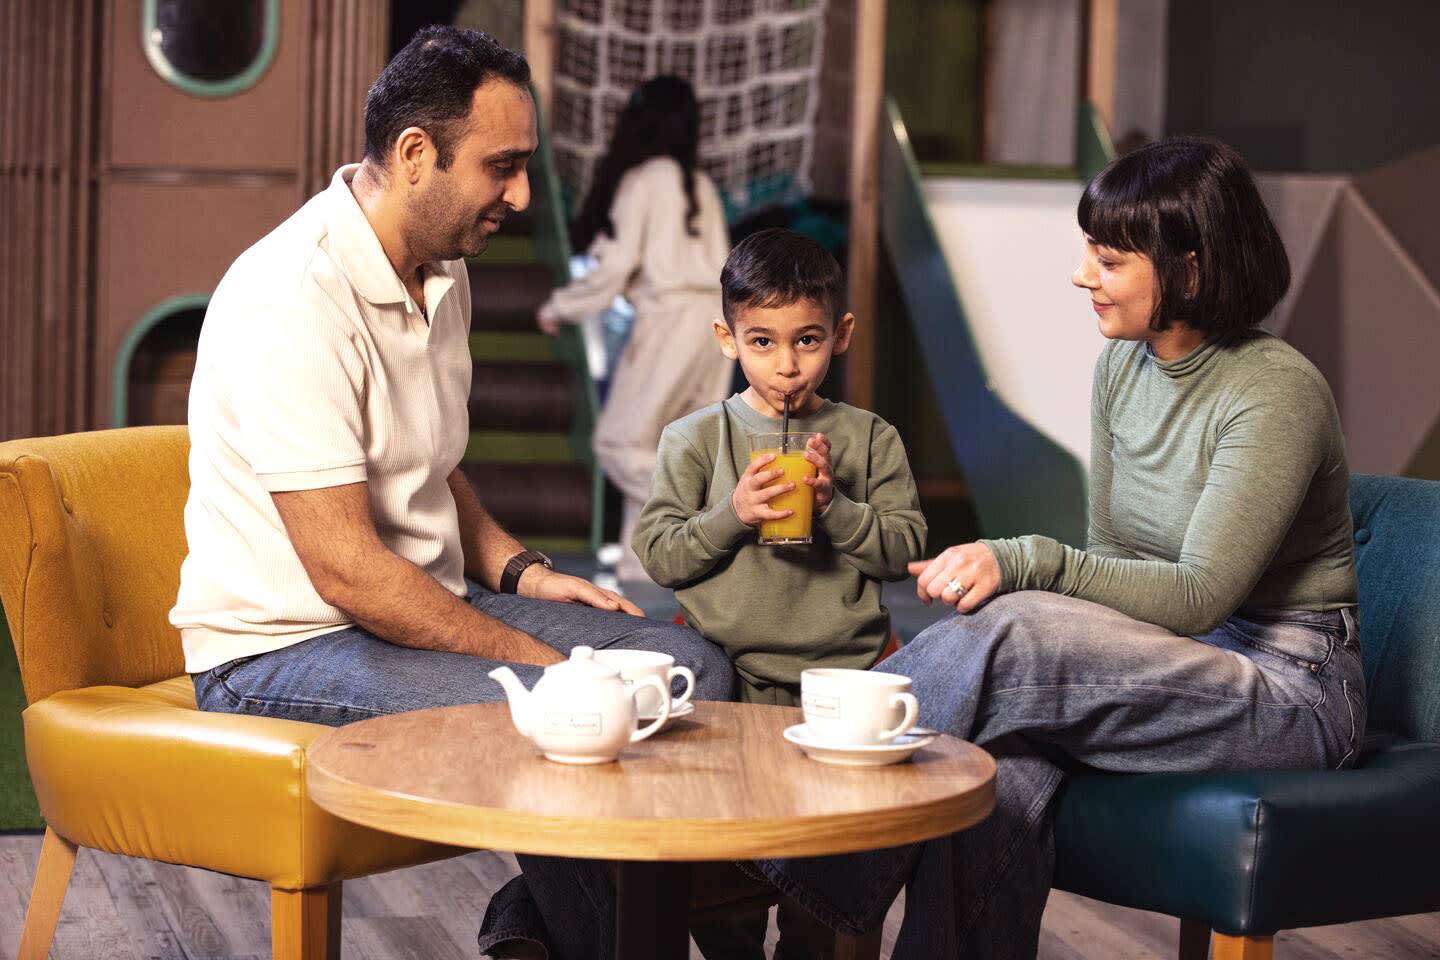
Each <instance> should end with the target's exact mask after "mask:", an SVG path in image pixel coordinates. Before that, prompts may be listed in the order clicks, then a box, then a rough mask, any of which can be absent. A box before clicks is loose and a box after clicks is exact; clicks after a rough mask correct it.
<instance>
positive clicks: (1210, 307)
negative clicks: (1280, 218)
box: [1078, 137, 1290, 334]
mask: <svg viewBox="0 0 1440 960" xmlns="http://www.w3.org/2000/svg"><path fill="white" fill-rule="evenodd" d="M1078 217H1079V220H1080V229H1081V230H1084V231H1085V235H1086V237H1087V238H1089V239H1090V240H1091V241H1093V242H1094V243H1095V244H1097V245H1099V246H1105V247H1112V248H1114V249H1117V250H1125V251H1129V252H1133V253H1142V254H1144V255H1145V256H1147V257H1149V258H1150V260H1151V261H1152V262H1153V263H1154V264H1155V280H1156V284H1157V285H1158V287H1159V290H1158V292H1157V296H1156V298H1155V315H1154V317H1152V318H1151V320H1150V324H1151V326H1152V327H1153V328H1154V329H1156V330H1164V329H1166V328H1167V327H1169V326H1170V324H1172V323H1176V322H1179V323H1184V324H1187V325H1189V326H1191V327H1194V328H1196V329H1197V330H1203V331H1205V332H1206V333H1207V334H1209V333H1221V332H1223V331H1226V330H1236V329H1240V328H1244V327H1251V326H1254V325H1255V324H1257V323H1259V322H1260V321H1261V320H1263V319H1265V316H1266V315H1267V314H1269V312H1270V311H1271V310H1272V309H1274V307H1275V304H1277V303H1279V302H1280V298H1281V297H1283V296H1284V295H1285V291H1286V289H1288V288H1289V286H1290V259H1289V258H1288V257H1287V256H1286V255H1285V245H1284V244H1283V243H1282V242H1281V241H1280V235H1279V234H1278V233H1276V232H1275V224H1273V223H1271V222H1270V214H1269V213H1267V212H1266V210H1265V204H1264V202H1263V201H1262V200H1261V199H1260V194H1259V192H1258V191H1257V190H1256V189H1255V181H1254V179H1253V178H1251V176H1250V171H1249V170H1247V169H1246V168H1245V161H1243V160H1241V159H1240V155H1239V154H1237V153H1236V152H1235V151H1234V150H1231V149H1230V148H1229V147H1227V146H1225V144H1223V143H1220V142H1219V141H1216V140H1207V139H1205V138H1203V137H1168V138H1166V139H1164V140H1159V141H1156V142H1154V143H1149V144H1146V145H1145V146H1143V147H1140V148H1139V149H1137V150H1135V151H1133V152H1131V153H1127V154H1125V155H1124V156H1123V157H1117V158H1116V159H1115V160H1113V161H1112V162H1111V163H1110V165H1109V166H1107V167H1106V168H1105V169H1104V170H1101V171H1100V172H1099V173H1098V174H1096V176H1095V179H1094V180H1091V181H1090V185H1089V186H1087V187H1086V188H1085V194H1084V195H1083V196H1082V197H1081V198H1080V208H1079V210H1078ZM1192 253H1193V254H1194V255H1195V270H1194V273H1193V280H1192V269H1191V267H1190V259H1189V258H1190V255H1191V254H1192ZM1192 284H1193V286H1192Z"/></svg>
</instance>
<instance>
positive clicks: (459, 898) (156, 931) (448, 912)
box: [0, 835, 1440, 960]
mask: <svg viewBox="0 0 1440 960" xmlns="http://www.w3.org/2000/svg"><path fill="white" fill-rule="evenodd" d="M39 854H40V837H39V836H36V835H11V836H0V958H8V957H13V956H15V954H16V951H17V950H18V949H19V945H20V928H21V924H22V922H23V919H24V916H25V904H26V901H27V900H28V899H29V896H30V882H31V879H32V877H33V876H34V870H35V860H36V858H37V857H38V856H39ZM514 872H515V861H514V859H513V858H512V857H510V856H509V855H507V854H496V853H489V852H486V851H481V852H477V853H473V854H470V855H469V856H465V857H458V858H456V859H453V860H447V861H443V862H441V863H436V864H430V865H428V866H423V867H412V868H410V869H407V870H397V871H395V872H393V873H388V874H382V875H380V876H375V877H366V878H364V879H361V880H354V881H351V882H349V883H347V884H346V885H345V921H344V956H345V957H346V960H476V958H477V957H478V951H477V948H476V946H475V931H476V929H477V928H478V926H479V922H480V916H481V914H482V913H483V911H484V904H485V901H486V899H487V898H488V896H489V894H490V892H491V891H493V890H495V889H496V888H497V887H498V886H499V885H500V884H502V883H503V882H504V881H505V880H506V879H507V878H508V877H510V876H511V875H512V874H513V873H514ZM269 908H270V898H269V891H268V890H267V888H266V887H265V886H264V885H263V884H261V883H259V882H257V881H253V880H237V879H235V878H234V877H226V876H222V875H220V874H214V873H208V872H205V871H202V870H193V869H188V868H185V867H174V866H170V865H168V864H159V863H151V862H149V861H145V860H133V859H130V858H128V857H117V856H112V855H109V854H100V853H95V852H93V851H90V850H82V851H81V852H80V856H79V858H78V859H77V861H76V864H75V873H74V876H73V877H72V878H71V881H70V891H69V893H68V895H67V896H66V899H65V908H64V910H63V911H62V912H61V914H60V924H59V928H58V929H57V931H56V934H55V943H54V946H53V947H52V949H51V952H50V956H51V958H52V960H265V958H268V957H269V956H270V924H269ZM899 915H900V907H899V905H897V908H896V909H895V910H892V911H891V913H890V917H889V919H888V920H887V922H886V931H885V946H884V952H883V954H882V955H883V956H887V957H888V956H889V951H890V946H891V944H892V943H893V942H894V936H895V931H896V929H897V928H898V926H899ZM1178 928H1179V924H1178V921H1176V920H1173V919H1171V918H1169V917H1164V916H1160V915H1158V914H1152V913H1142V912H1140V911H1137V910H1127V909H1125V908H1123V907H1113V906H1110V905H1108V904H1102V903H1097V902H1095V901H1093V900H1086V899H1084V898H1082V897H1076V896H1073V895H1071V894H1066V893H1059V892H1057V893H1054V894H1052V895H1051V897H1050V903H1049V905H1048V906H1047V908H1046V912H1045V927H1044V931H1043V933H1042V935H1041V940H1040V957H1041V958H1042V960H1076V958H1086V960H1092V958H1103V960H1145V958H1166V960H1169V958H1173V957H1174V949H1175V938H1176V932H1177V930H1178ZM1275 955H1276V958H1277V960H1320V958H1331V957H1335V958H1346V960H1370V958H1377V960H1378V958H1384V960H1409V958H1425V957H1434V958H1440V914H1425V915H1422V916H1414V917H1401V918H1398V919H1392V920H1374V921H1371V922H1369V923H1352V924H1341V925H1338V926H1332V927H1319V928H1314V929H1311V930H1305V931H1299V932H1290V933H1285V934H1282V935H1281V936H1280V938H1279V939H1278V941H1277V944H1276V949H1275ZM692 956H694V957H699V954H698V953H692Z"/></svg>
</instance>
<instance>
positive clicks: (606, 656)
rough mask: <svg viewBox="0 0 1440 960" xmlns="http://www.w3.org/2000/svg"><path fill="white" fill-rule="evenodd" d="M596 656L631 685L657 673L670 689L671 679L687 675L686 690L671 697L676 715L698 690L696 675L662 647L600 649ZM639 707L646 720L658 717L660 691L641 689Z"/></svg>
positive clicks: (672, 710)
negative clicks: (678, 709) (678, 664)
mask: <svg viewBox="0 0 1440 960" xmlns="http://www.w3.org/2000/svg"><path fill="white" fill-rule="evenodd" d="M595 659H596V660H598V661H599V662H600V663H603V664H605V665H606V666H608V667H612V668H614V669H615V670H617V671H619V673H620V679H621V680H624V681H625V683H626V685H627V686H629V685H632V684H637V683H640V682H641V681H642V680H644V679H645V678H646V677H648V676H655V677H659V678H660V680H661V681H663V685H664V687H665V689H666V690H673V689H674V687H673V685H672V684H671V681H672V680H674V679H675V678H676V677H684V678H685V690H684V691H683V692H682V693H681V694H680V695H679V696H678V697H676V696H672V697H671V698H670V712H671V713H672V714H673V713H674V712H675V708H676V707H678V706H680V705H681V704H684V703H686V702H688V701H689V699H690V694H692V693H694V692H695V674H694V673H693V672H692V671H691V670H690V668H689V667H681V666H676V665H675V658H674V657H672V656H670V654H668V653H660V652H659V651H658V650H621V649H610V650H596V651H595ZM635 707H636V710H637V711H638V712H639V714H640V716H641V718H642V719H644V718H649V717H654V716H657V715H658V714H659V713H660V694H659V692H658V691H657V690H655V688H654V687H647V688H645V689H644V690H641V691H640V694H639V696H637V697H636V698H635Z"/></svg>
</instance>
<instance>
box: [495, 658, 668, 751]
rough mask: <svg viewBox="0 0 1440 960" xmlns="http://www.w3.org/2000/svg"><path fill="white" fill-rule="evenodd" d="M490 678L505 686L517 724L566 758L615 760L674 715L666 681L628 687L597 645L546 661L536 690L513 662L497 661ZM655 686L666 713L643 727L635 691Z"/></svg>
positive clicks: (542, 745)
mask: <svg viewBox="0 0 1440 960" xmlns="http://www.w3.org/2000/svg"><path fill="white" fill-rule="evenodd" d="M490 678H491V679H492V680H494V681H496V682H497V683H499V684H500V686H502V687H504V688H505V696H506V699H508V700H509V701H510V718H511V719H512V720H514V721H515V729H516V730H519V731H520V732H521V733H522V734H523V735H525V736H527V737H529V738H530V739H531V740H533V741H534V742H535V745H536V746H537V747H539V748H540V751H541V752H542V753H544V754H545V756H546V757H548V758H549V759H551V760H555V761H558V762H560V763H609V762H610V761H611V760H614V759H615V757H616V755H617V754H619V753H620V750H621V748H622V747H624V746H625V745H626V744H629V743H635V742H637V741H640V740H644V739H645V738H646V737H648V736H650V735H651V734H652V733H654V732H655V731H656V730H659V729H660V728H661V727H662V726H664V725H665V721H666V720H669V719H670V696H669V693H670V691H669V690H667V689H665V685H664V681H662V680H661V679H660V678H659V677H656V676H649V677H646V678H644V679H643V680H641V681H640V682H638V683H636V684H635V685H634V686H632V687H627V686H626V684H625V681H624V680H622V679H620V674H619V672H618V671H616V670H614V669H613V668H611V667H607V666H606V665H605V664H603V663H600V662H599V661H597V660H596V659H595V650H594V648H593V647H576V648H575V649H574V650H572V651H571V652H570V659H569V660H563V661H561V662H560V663H552V664H551V665H550V666H548V667H546V668H545V672H544V673H543V674H542V675H541V677H540V679H539V680H537V681H536V682H535V689H534V690H528V691H527V690H526V689H525V687H524V685H523V684H522V683H521V682H520V678H519V677H517V676H515V671H513V670H511V669H510V668H509V667H496V668H495V669H494V670H491V671H490ZM649 686H653V687H656V688H657V689H658V690H659V692H660V697H659V700H660V714H659V716H657V717H656V718H655V719H654V720H653V721H651V722H650V723H649V724H647V725H646V726H644V727H641V728H640V729H638V730H637V729H636V726H637V724H638V716H639V711H638V710H637V709H636V706H635V695H636V694H637V693H639V692H640V691H641V690H642V689H644V688H645V687H649Z"/></svg>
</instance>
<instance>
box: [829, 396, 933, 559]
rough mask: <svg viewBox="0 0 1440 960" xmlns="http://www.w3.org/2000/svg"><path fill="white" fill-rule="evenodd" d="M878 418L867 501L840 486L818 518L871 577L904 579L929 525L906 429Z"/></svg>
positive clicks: (835, 542) (918, 554)
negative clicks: (908, 453)
mask: <svg viewBox="0 0 1440 960" xmlns="http://www.w3.org/2000/svg"><path fill="white" fill-rule="evenodd" d="M876 424H877V426H878V427H879V430H878V432H877V435H876V436H875V437H874V439H873V440H872V441H871V444H870V466H869V469H868V471H867V474H868V476H869V484H868V489H867V490H865V491H864V497H865V499H864V502H857V501H855V500H853V499H851V498H850V497H849V496H847V495H846V494H845V492H844V491H843V490H841V489H840V488H839V487H838V486H837V487H836V490H835V495H834V498H833V499H832V500H831V501H830V507H829V509H828V510H826V511H825V513H824V514H822V515H821V516H819V517H817V518H816V519H815V524H816V526H818V527H819V528H820V529H821V530H824V531H825V533H827V534H828V535H829V536H830V542H831V545H832V546H833V547H834V548H835V551H836V552H837V553H839V554H840V556H842V557H843V558H845V560H846V562H848V563H850V564H851V565H853V566H854V567H855V568H856V569H857V570H859V571H860V572H861V573H863V574H865V575H866V576H867V577H874V578H875V579H877V580H903V579H905V577H907V576H909V571H908V570H907V569H906V565H907V564H908V563H910V561H912V560H918V559H920V557H921V555H922V553H923V552H924V549H925V534H926V530H927V526H926V523H925V516H924V514H922V513H921V512H920V495H919V493H918V492H917V491H916V489H915V477H914V476H913V475H912V474H911V472H910V461H909V459H908V458H907V457H906V455H905V444H904V443H903V442H902V441H901V439H900V433H899V431H897V430H896V429H895V428H894V427H892V426H890V425H889V424H887V423H882V422H880V421H877V422H876Z"/></svg>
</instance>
